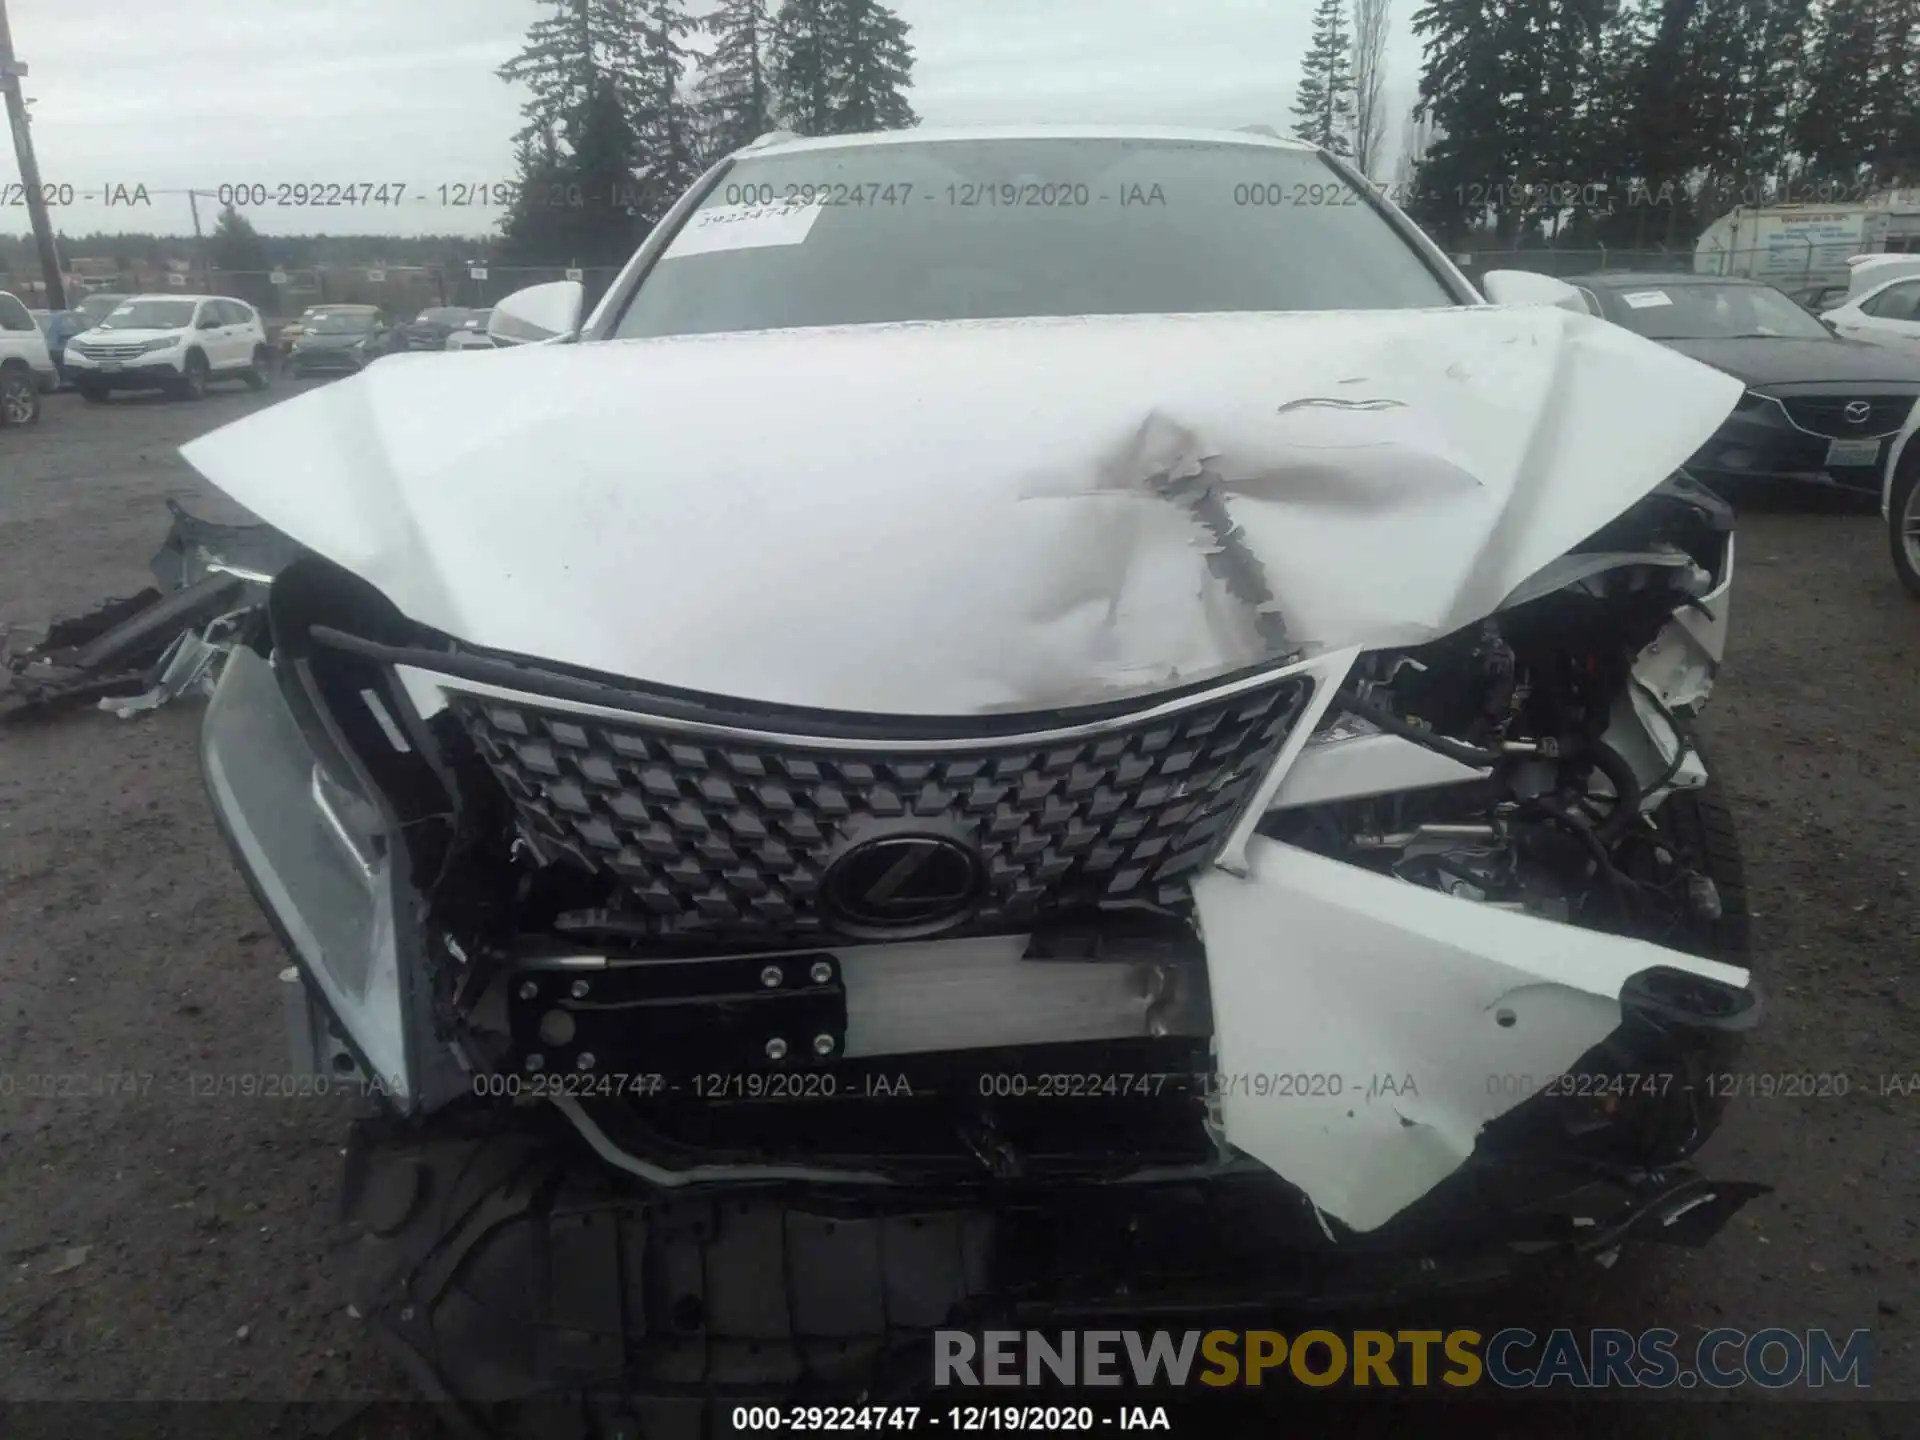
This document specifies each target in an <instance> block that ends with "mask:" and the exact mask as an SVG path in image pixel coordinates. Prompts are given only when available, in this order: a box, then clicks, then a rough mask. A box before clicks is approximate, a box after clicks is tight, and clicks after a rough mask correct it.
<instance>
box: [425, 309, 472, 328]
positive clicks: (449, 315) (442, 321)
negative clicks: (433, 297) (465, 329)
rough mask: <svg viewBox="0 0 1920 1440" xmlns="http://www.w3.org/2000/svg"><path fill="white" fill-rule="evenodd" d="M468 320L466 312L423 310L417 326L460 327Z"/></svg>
mask: <svg viewBox="0 0 1920 1440" xmlns="http://www.w3.org/2000/svg"><path fill="white" fill-rule="evenodd" d="M466 318H467V312H466V311H465V310H422V311H421V312H420V318H419V319H418V320H417V321H415V322H414V323H415V324H417V325H458V324H459V323H460V322H461V321H462V320H464V319H466Z"/></svg>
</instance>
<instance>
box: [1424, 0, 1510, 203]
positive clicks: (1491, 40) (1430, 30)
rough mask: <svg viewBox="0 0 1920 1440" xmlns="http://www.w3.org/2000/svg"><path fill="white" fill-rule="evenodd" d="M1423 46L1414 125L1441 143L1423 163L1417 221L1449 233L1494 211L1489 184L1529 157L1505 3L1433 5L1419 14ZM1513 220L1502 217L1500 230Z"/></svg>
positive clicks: (1455, 0)
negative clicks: (1424, 126)
mask: <svg viewBox="0 0 1920 1440" xmlns="http://www.w3.org/2000/svg"><path fill="white" fill-rule="evenodd" d="M1413 33H1414V34H1415V35H1417V36H1420V37H1421V39H1422V41H1423V60H1424V64H1423V67H1422V70H1421V74H1420V100H1419V103H1418V104H1417V105H1416V106H1415V108H1414V116H1415V119H1416V120H1417V121H1419V122H1423V123H1431V124H1432V126H1433V127H1434V131H1435V134H1434V139H1433V143H1432V145H1431V147H1430V148H1429V149H1428V151H1427V153H1426V156H1425V158H1424V160H1423V161H1422V163H1421V165H1420V169H1419V172H1418V176H1417V179H1416V181H1415V190H1414V195H1413V200H1412V206H1411V208H1412V211H1413V213H1414V215H1415V216H1416V217H1417V218H1418V219H1419V220H1420V221H1421V222H1422V223H1423V224H1425V225H1426V226H1428V227H1429V228H1430V229H1433V230H1435V231H1438V232H1440V233H1442V234H1444V235H1449V236H1452V235H1461V234H1464V233H1466V232H1468V231H1470V230H1471V229H1473V228H1475V227H1476V226H1478V225H1479V224H1480V223H1481V222H1482V220H1483V219H1484V212H1485V211H1486V210H1487V209H1488V208H1489V207H1490V206H1492V208H1494V209H1496V211H1498V210H1499V208H1500V207H1498V206H1495V205H1493V202H1492V200H1491V198H1490V197H1489V194H1488V187H1489V182H1497V180H1498V177H1502V176H1510V175H1513V174H1515V173H1517V171H1518V170H1519V168H1520V162H1521V160H1522V158H1523V157H1522V156H1521V155H1520V153H1519V151H1520V146H1519V140H1518V137H1517V136H1516V135H1515V134H1514V133H1513V125H1512V119H1511V116H1510V115H1509V113H1508V107H1507V103H1506V98H1505V97H1506V95H1507V94H1508V92H1509V89H1510V88H1511V87H1512V86H1513V85H1514V84H1515V78H1514V76H1513V74H1512V71H1513V68H1514V67H1513V49H1514V46H1513V43H1512V40H1513V37H1512V34H1511V28H1510V26H1509V23H1508V7H1507V6H1506V5H1505V4H1504V3H1502V0H1428V3H1427V4H1426V5H1424V6H1422V7H1421V8H1420V9H1419V10H1417V11H1416V12H1414V16H1413ZM1507 218H1508V217H1507V216H1506V215H1505V214H1504V212H1502V213H1501V214H1500V221H1501V224H1502V225H1503V226H1504V225H1505V224H1506V223H1507Z"/></svg>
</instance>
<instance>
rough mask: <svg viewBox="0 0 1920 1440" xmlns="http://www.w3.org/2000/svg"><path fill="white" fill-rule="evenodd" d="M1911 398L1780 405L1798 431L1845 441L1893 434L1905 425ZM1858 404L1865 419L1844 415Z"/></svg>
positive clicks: (1870, 397) (1848, 398) (1854, 398)
mask: <svg viewBox="0 0 1920 1440" xmlns="http://www.w3.org/2000/svg"><path fill="white" fill-rule="evenodd" d="M1913 399H1914V397H1913V396H1911V395H1850V396H1845V397H1843V398H1841V399H1838V400H1833V399H1825V398H1822V399H1817V400H1813V399H1804V398H1803V399H1795V400H1782V401H1781V402H1780V403H1781V404H1782V405H1784V406H1786V409H1787V414H1788V415H1789V416H1791V417H1792V419H1793V423H1794V424H1796V425H1798V426H1799V427H1800V428H1801V429H1803V430H1811V431H1813V433H1814V434H1816V435H1830V436H1833V437H1834V438H1836V439H1840V440H1846V439H1850V438H1855V437H1858V438H1860V439H1866V438H1867V437H1869V436H1874V435H1890V434H1892V433H1893V432H1894V431H1896V430H1898V429H1899V428H1900V427H1901V426H1902V425H1904V424H1906V423H1907V415H1908V414H1909V413H1910V412H1911V411H1912V409H1913ZM1861 404H1864V405H1865V406H1866V407H1867V413H1866V416H1865V418H1863V419H1859V420H1855V419H1853V418H1852V417H1850V416H1849V415H1848V414H1847V407H1848V406H1849V405H1861ZM1856 413H1857V412H1856Z"/></svg>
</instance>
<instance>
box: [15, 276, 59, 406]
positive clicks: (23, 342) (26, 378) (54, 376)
mask: <svg viewBox="0 0 1920 1440" xmlns="http://www.w3.org/2000/svg"><path fill="white" fill-rule="evenodd" d="M59 385H60V372H59V371H58V370H56V369H54V367H53V357H52V356H51V355H49V354H48V353H47V337H46V336H44V335H42V334H41V333H40V327H39V325H37V324H36V323H35V322H34V318H33V314H32V312H31V311H29V310H28V309H27V307H26V306H25V305H23V304H22V303H21V302H20V300H19V298H18V297H17V296H13V295H9V294H7V293H6V292H5V291H4V290H0V425H30V424H32V423H33V422H34V421H35V420H38V419H39V418H40V396H41V393H42V392H43V391H53V390H56V389H58V388H59Z"/></svg>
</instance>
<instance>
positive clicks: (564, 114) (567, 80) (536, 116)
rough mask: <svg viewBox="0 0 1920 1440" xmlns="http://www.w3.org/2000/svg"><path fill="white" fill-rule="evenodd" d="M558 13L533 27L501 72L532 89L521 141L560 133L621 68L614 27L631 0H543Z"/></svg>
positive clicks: (524, 112)
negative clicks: (600, 85) (602, 77)
mask: <svg viewBox="0 0 1920 1440" xmlns="http://www.w3.org/2000/svg"><path fill="white" fill-rule="evenodd" d="M540 3H541V4H543V5H545V6H546V7H547V8H548V9H549V10H551V11H552V12H553V13H552V14H550V15H547V16H544V17H542V18H541V19H538V20H535V21H534V22H533V23H532V24H531V25H529V26H528V27H527V39H526V44H525V45H523V46H522V47H521V50H520V53H519V54H518V55H515V56H514V57H513V58H512V59H511V60H509V61H507V63H506V64H504V65H502V66H501V67H500V68H499V70H497V71H496V72H494V73H496V74H497V75H499V77H500V78H501V79H502V80H507V81H510V82H514V83H517V84H521V85H524V86H526V87H527V89H528V90H529V91H531V92H532V93H531V94H530V95H529V96H528V98H527V101H526V103H525V104H524V105H522V106H521V107H520V113H521V114H522V115H524V116H525V117H526V122H527V123H526V124H525V125H523V126H522V127H521V128H520V131H519V133H518V134H517V135H515V136H514V140H515V141H516V142H519V141H525V140H537V139H538V137H539V135H540V133H541V131H543V130H544V131H546V132H547V133H548V134H549V135H551V134H553V133H554V132H557V131H558V130H559V129H560V127H561V126H563V125H565V124H566V123H567V122H568V120H569V118H570V117H572V116H575V115H578V114H579V113H580V112H581V109H582V107H584V106H585V105H586V103H587V100H588V98H589V97H590V96H591V95H592V93H593V90H594V86H595V84H596V83H597V81H598V78H599V77H600V75H602V74H603V73H605V72H607V71H608V70H610V69H611V70H614V71H616V72H617V71H618V70H619V68H620V65H619V62H620V59H621V58H622V57H620V56H619V55H618V54H617V53H616V48H617V47H616V46H615V45H614V43H613V35H614V32H615V31H616V30H617V29H619V28H620V27H621V25H622V24H623V23H624V20H625V14H624V12H625V9H626V5H625V0H540Z"/></svg>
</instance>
